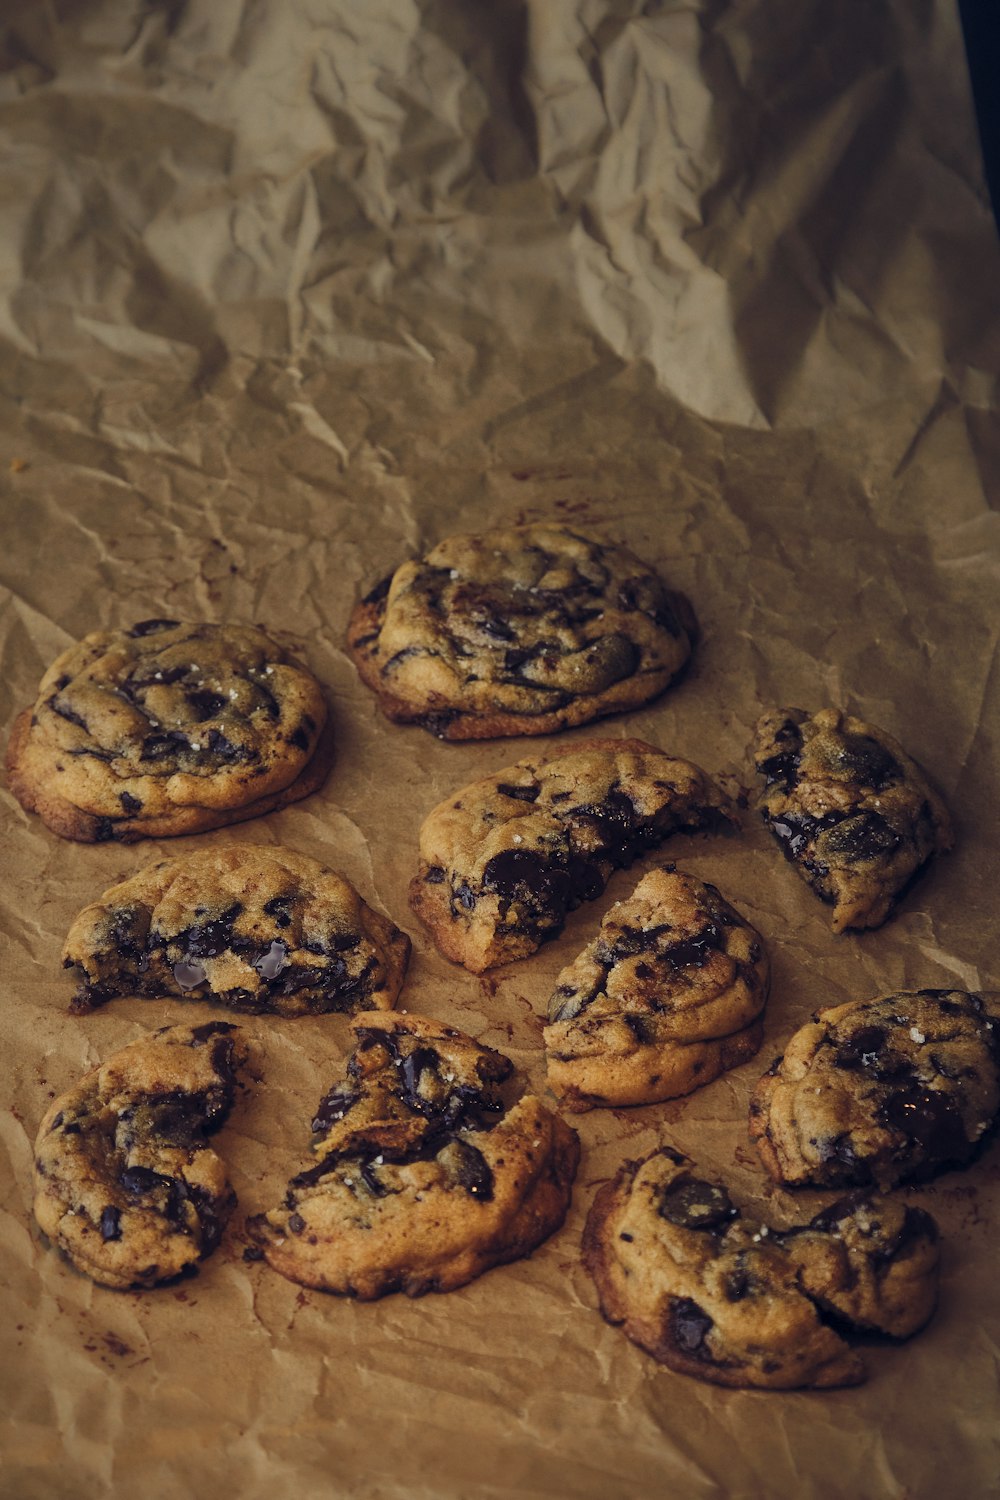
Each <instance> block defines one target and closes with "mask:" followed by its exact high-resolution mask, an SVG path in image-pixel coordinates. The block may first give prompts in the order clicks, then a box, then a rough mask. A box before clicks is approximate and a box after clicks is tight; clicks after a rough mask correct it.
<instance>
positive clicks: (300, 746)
mask: <svg viewBox="0 0 1000 1500" xmlns="http://www.w3.org/2000/svg"><path fill="white" fill-rule="evenodd" d="M288 743H289V744H290V745H294V746H295V748H296V750H308V749H309V733H308V730H307V729H306V727H305V725H304V724H299V725H298V726H297V727H296V728H295V729H293V730H292V732H291V734H290V735H289V736H288Z"/></svg>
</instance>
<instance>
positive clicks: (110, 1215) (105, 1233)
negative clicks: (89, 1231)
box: [101, 1203, 122, 1240]
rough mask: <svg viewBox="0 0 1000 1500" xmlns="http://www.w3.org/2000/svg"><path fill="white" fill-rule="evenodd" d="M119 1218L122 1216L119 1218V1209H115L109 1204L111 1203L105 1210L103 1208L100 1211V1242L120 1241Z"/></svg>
mask: <svg viewBox="0 0 1000 1500" xmlns="http://www.w3.org/2000/svg"><path fill="white" fill-rule="evenodd" d="M121 1218H122V1216H121V1209H118V1208H115V1207H114V1205H113V1204H111V1203H109V1204H108V1206H107V1208H103V1209H102V1210H101V1239H102V1240H120V1239H121V1237H122V1229H121Z"/></svg>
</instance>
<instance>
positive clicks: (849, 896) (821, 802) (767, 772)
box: [753, 708, 953, 932]
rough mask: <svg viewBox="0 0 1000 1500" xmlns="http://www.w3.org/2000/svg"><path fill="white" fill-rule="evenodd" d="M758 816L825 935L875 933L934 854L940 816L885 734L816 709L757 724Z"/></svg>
mask: <svg viewBox="0 0 1000 1500" xmlns="http://www.w3.org/2000/svg"><path fill="white" fill-rule="evenodd" d="M753 753H754V763H755V765H756V768H757V770H758V772H760V774H761V775H762V776H763V777H764V778H765V783H766V784H765V788H764V791H763V792H762V793H761V795H760V797H759V799H758V804H757V805H758V809H759V811H760V813H761V815H762V817H763V819H764V822H765V823H766V824H767V826H768V828H769V829H770V830H771V832H772V833H773V834H774V837H775V838H776V839H777V841H778V843H779V845H780V846H781V850H782V852H783V853H784V854H785V856H786V857H787V858H788V859H790V860H791V861H792V863H793V864H794V865H795V867H796V869H797V870H798V871H799V873H800V875H801V876H802V878H803V879H804V880H805V881H806V882H807V883H808V884H809V885H810V886H811V887H812V888H813V890H814V891H815V892H816V893H817V895H818V896H819V897H820V898H821V899H822V900H823V901H826V902H828V903H830V904H831V905H832V906H833V917H832V925H833V930H834V932H842V931H843V930H844V929H845V928H848V927H879V926H881V924H882V923H883V922H884V921H885V920H886V918H887V917H888V916H889V915H890V914H891V912H892V909H893V907H894V905H895V903H896V901H897V899H898V898H899V896H900V895H901V894H902V892H903V891H904V890H905V889H906V887H907V886H908V885H909V884H910V882H911V881H912V880H913V879H914V878H915V876H916V875H917V874H918V873H919V872H920V871H921V870H922V869H923V868H924V867H925V866H926V865H927V863H928V861H929V860H930V859H931V858H932V856H933V855H934V854H937V853H941V852H943V851H945V850H947V849H950V848H951V845H952V843H953V834H952V827H951V819H950V818H949V815H948V810H947V808H946V807H945V805H944V802H943V801H942V799H941V797H940V795H939V794H938V792H936V791H935V789H934V788H933V787H932V786H931V784H930V782H929V781H928V779H927V776H926V775H925V773H924V772H923V770H922V769H921V768H920V766H918V765H917V763H916V762H915V761H913V760H911V759H910V757H909V756H908V755H907V754H906V752H905V751H904V750H903V748H902V746H901V745H899V744H898V743H897V742H896V741H895V740H894V739H893V738H892V737H891V736H890V735H888V734H886V733H885V732H884V730H881V729H877V728H876V727H875V726H874V725H872V724H866V723H865V722H864V721H863V720H862V719H855V718H851V717H850V715H848V714H844V713H841V712H840V711H839V710H837V709H832V708H824V709H821V710H820V711H819V712H818V713H816V714H814V715H812V717H809V716H808V715H807V714H805V713H804V712H803V711H802V710H801V709H776V710H775V711H774V712H772V713H768V714H765V715H764V717H763V718H762V719H761V720H760V722H759V723H758V725H757V731H756V738H755V742H754V752H753Z"/></svg>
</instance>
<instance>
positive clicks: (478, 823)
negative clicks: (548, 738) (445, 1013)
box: [410, 740, 731, 974]
mask: <svg viewBox="0 0 1000 1500" xmlns="http://www.w3.org/2000/svg"><path fill="white" fill-rule="evenodd" d="M730 816H731V815H730V812H729V809H728V803H727V800H726V798H725V797H724V796H723V794H722V793H721V792H720V791H719V789H718V787H716V786H715V785H714V784H713V782H712V781H711V780H710V779H709V777H708V776H706V774H705V772H704V771H701V770H699V768H698V767H697V766H694V765H692V764H691V763H690V762H689V761H685V760H677V759H675V758H674V757H673V756H669V755H664V753H663V752H662V751H661V750H657V749H656V748H655V747H654V746H652V745H646V744H644V743H643V742H642V741H641V740H583V741H580V742H579V743H577V744H576V745H574V747H573V749H572V750H568V751H566V752H565V753H564V754H562V755H557V756H554V757H550V758H549V759H532V760H522V761H518V762H517V764H516V765H513V766H508V767H506V768H505V769H504V770H502V771H499V772H497V773H496V774H495V775H493V776H486V777H484V778H483V780H482V781H477V782H475V783H474V784H473V785H472V786H468V787H465V788H463V790H462V791H460V792H459V793H457V795H456V796H454V797H449V798H448V799H447V800H446V801H444V802H442V803H440V804H439V805H438V806H437V807H436V808H435V809H434V811H433V812H432V813H430V815H429V816H428V817H427V819H426V820H425V822H424V824H423V827H422V828H421V830H420V866H419V870H418V873H417V875H416V877H415V878H414V880H413V881H412V882H411V885H410V905H411V906H412V907H413V910H414V911H415V912H416V914H417V916H418V917H419V918H420V920H421V921H422V922H423V923H424V924H425V925H426V926H427V928H428V930H429V931H430V933H431V935H432V937H433V938H434V941H435V943H436V944H437V946H438V948H440V950H441V952H442V953H443V954H444V955H445V957H446V958H450V959H453V960H454V961H455V962H456V963H460V964H464V965H465V967H466V968H467V969H471V970H472V972H473V973H474V974H479V973H481V972H482V971H483V970H484V969H489V968H492V967H493V966H494V965H495V964H502V963H507V962H508V961H509V960H511V959H515V958H525V957H526V956H527V955H528V954H530V953H534V952H535V951H536V950H537V949H538V948H539V947H540V946H541V945H542V943H543V942H545V941H546V940H547V939H549V938H553V937H555V936H556V935H557V934H558V933H559V932H561V931H562V927H563V924H564V922H565V920H566V913H567V912H568V911H572V910H573V909H574V908H575V907H577V906H579V905H580V903H581V902H582V901H592V900H594V899H595V898H596V897H597V896H599V895H600V894H601V892H602V891H603V890H604V887H605V885H606V884H607V881H608V877H609V876H610V874H611V872H612V871H613V870H616V869H619V868H621V867H622V866H623V865H628V864H630V863H631V862H632V860H633V859H635V858H636V856H637V855H639V854H640V853H642V852H643V851H645V850H647V849H651V848H653V847H654V846H655V845H657V844H659V843H661V842H662V840H663V839H665V838H666V837H667V836H668V834H671V833H674V832H676V831H678V830H679V829H686V830H693V829H696V828H705V827H708V826H710V825H712V824H714V823H716V822H718V821H720V820H721V819H723V818H728V817H730Z"/></svg>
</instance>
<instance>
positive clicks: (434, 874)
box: [424, 865, 445, 885]
mask: <svg viewBox="0 0 1000 1500" xmlns="http://www.w3.org/2000/svg"><path fill="white" fill-rule="evenodd" d="M444 878H445V870H444V866H443V865H431V866H430V867H429V869H428V870H427V873H426V875H425V876H424V879H425V881H426V882H427V884H428V885H441V884H442V883H443V881H444Z"/></svg>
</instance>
